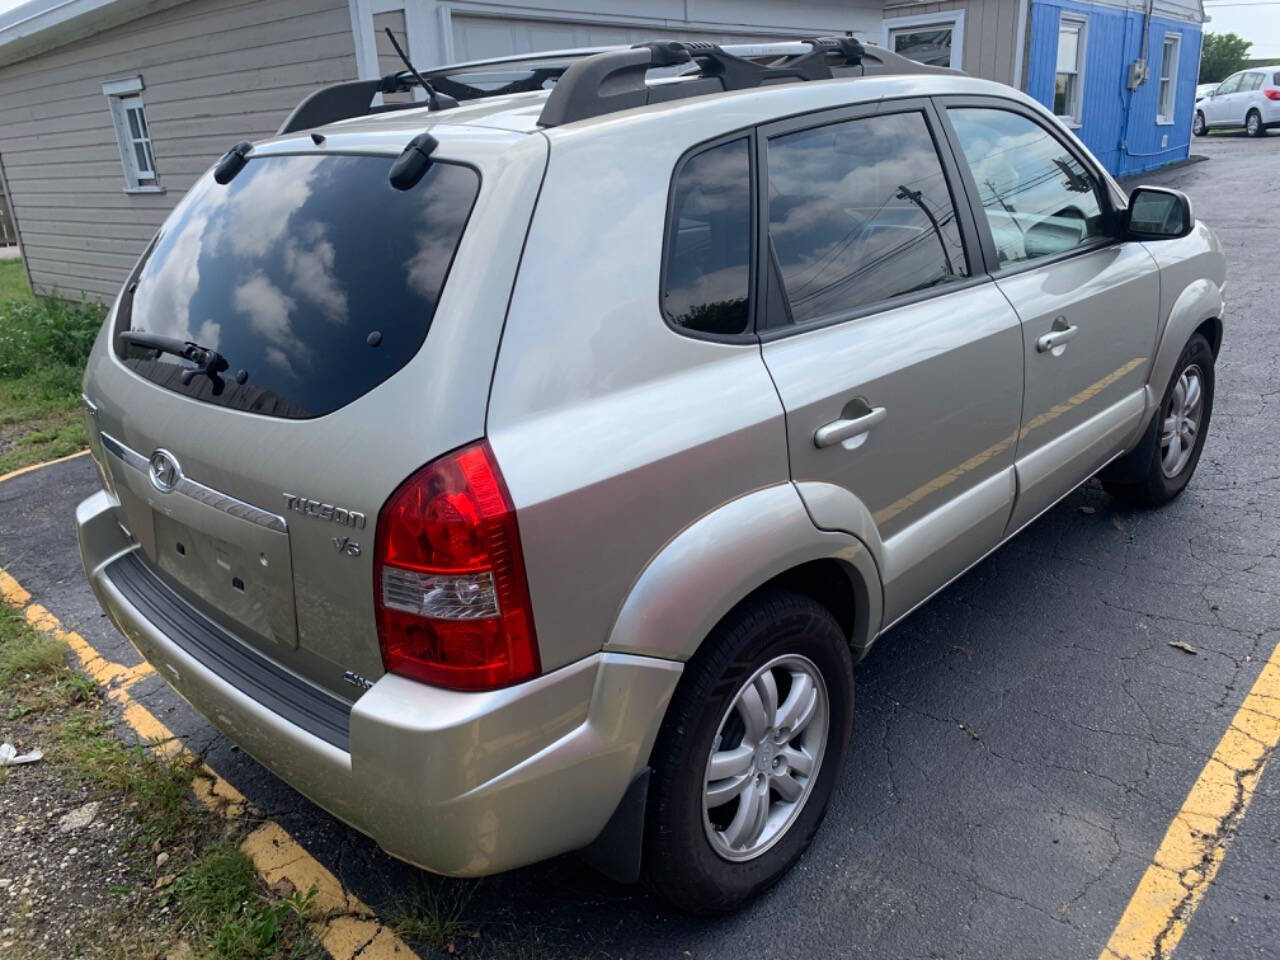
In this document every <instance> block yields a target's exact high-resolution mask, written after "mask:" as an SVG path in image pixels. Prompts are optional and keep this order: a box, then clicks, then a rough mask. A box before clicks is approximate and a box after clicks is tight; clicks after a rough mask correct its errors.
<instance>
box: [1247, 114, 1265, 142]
mask: <svg viewBox="0 0 1280 960" xmlns="http://www.w3.org/2000/svg"><path fill="white" fill-rule="evenodd" d="M1244 132H1245V133H1247V134H1248V135H1249V136H1251V137H1265V136H1266V135H1267V128H1266V127H1264V126H1263V125H1262V114H1260V113H1259V112H1258V111H1257V110H1250V111H1249V112H1248V113H1246V114H1245V116H1244Z"/></svg>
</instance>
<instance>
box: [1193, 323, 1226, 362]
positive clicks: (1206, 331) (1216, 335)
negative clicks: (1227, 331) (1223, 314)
mask: <svg viewBox="0 0 1280 960" xmlns="http://www.w3.org/2000/svg"><path fill="white" fill-rule="evenodd" d="M1196 333H1198V334H1200V335H1201V336H1203V337H1204V338H1205V339H1206V340H1208V341H1209V348H1210V349H1211V350H1212V351H1213V359H1215V360H1217V359H1218V350H1219V349H1220V348H1221V347H1222V321H1221V320H1219V319H1218V318H1217V317H1210V318H1209V319H1208V320H1206V321H1205V322H1204V323H1202V324H1200V326H1198V327H1196Z"/></svg>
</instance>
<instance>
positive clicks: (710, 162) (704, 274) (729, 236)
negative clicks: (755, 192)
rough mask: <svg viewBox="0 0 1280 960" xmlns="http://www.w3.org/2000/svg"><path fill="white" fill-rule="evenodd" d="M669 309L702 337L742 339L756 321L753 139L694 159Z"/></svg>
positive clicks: (678, 197)
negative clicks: (731, 335)
mask: <svg viewBox="0 0 1280 960" xmlns="http://www.w3.org/2000/svg"><path fill="white" fill-rule="evenodd" d="M668 230H669V234H668V236H667V253H666V273H665V280H666V282H665V286H664V289H663V291H662V309H663V311H664V312H665V313H666V315H667V319H668V320H670V321H671V322H672V323H674V324H676V325H678V326H681V327H686V328H688V329H689V330H697V331H700V332H702V333H742V332H743V331H745V330H746V329H747V323H748V322H749V319H750V310H749V304H750V292H749V288H750V284H751V159H750V154H749V147H748V141H747V140H745V139H743V140H734V141H732V142H730V143H724V144H720V145H719V146H716V147H712V148H711V149H709V150H705V151H703V152H702V153H699V154H697V155H696V156H694V157H692V158H691V159H689V160H688V161H687V162H686V163H685V164H684V166H683V167H682V168H681V169H680V173H679V176H678V177H677V179H676V186H675V196H674V199H673V206H672V211H671V224H670V227H669V228H668Z"/></svg>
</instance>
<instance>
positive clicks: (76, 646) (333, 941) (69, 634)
mask: <svg viewBox="0 0 1280 960" xmlns="http://www.w3.org/2000/svg"><path fill="white" fill-rule="evenodd" d="M0 598H3V600H4V602H5V603H7V604H8V605H9V606H11V607H13V608H14V609H16V610H19V611H21V612H22V614H23V616H24V617H25V618H26V620H27V622H28V623H30V624H31V625H32V626H33V627H35V628H36V629H38V630H43V631H44V632H45V633H48V634H50V635H52V636H55V637H57V638H58V639H60V640H63V641H65V642H66V644H67V646H69V647H70V648H71V651H72V652H73V653H74V654H75V655H76V659H77V660H79V661H80V665H81V667H82V669H83V670H84V671H85V673H87V674H88V675H89V676H90V677H91V678H92V679H93V680H94V681H95V682H96V683H98V684H100V685H101V686H103V687H105V688H107V696H109V697H110V698H111V699H112V700H114V701H116V702H117V703H119V704H120V705H121V708H122V711H123V717H124V721H125V723H127V724H128V725H129V727H130V728H131V729H132V730H133V731H134V733H136V734H137V735H138V737H139V738H141V739H142V740H144V741H146V742H147V743H149V744H151V748H152V749H153V750H154V751H155V752H157V753H159V754H161V755H163V756H176V755H178V754H181V753H186V748H185V747H183V746H182V743H181V741H179V740H178V738H177V737H175V736H174V735H173V732H172V731H171V730H170V729H169V728H168V727H167V726H165V725H164V724H163V723H162V722H160V720H158V719H157V718H156V716H155V715H154V714H153V713H152V712H151V711H150V710H148V709H147V708H146V707H144V706H143V705H142V704H140V703H139V702H138V701H137V700H134V699H133V697H132V696H131V695H130V694H129V687H130V686H132V685H133V684H134V683H136V682H137V681H138V680H140V679H142V677H144V676H146V675H148V674H149V673H151V672H152V671H151V669H150V667H149V666H147V665H145V664H142V665H139V666H137V667H126V666H124V665H123V664H120V663H115V662H113V661H111V660H108V659H107V658H106V657H104V656H102V655H101V654H100V653H98V651H97V650H95V649H94V648H93V645H92V644H90V643H89V641H87V640H85V638H84V637H82V636H81V635H80V634H78V633H76V632H75V631H74V630H64V629H63V628H62V624H61V623H59V622H58V618H57V617H55V616H54V615H53V614H52V613H50V612H49V611H48V610H46V609H45V608H44V607H43V606H41V605H40V604H38V603H32V602H31V594H30V593H29V592H28V591H27V590H26V589H24V588H23V586H22V584H20V583H18V581H17V580H15V579H14V578H13V577H12V576H10V575H9V574H8V573H7V572H6V571H4V570H0ZM144 667H145V669H144ZM192 787H193V789H194V791H195V794H196V797H197V798H198V799H199V800H200V802H201V803H203V804H204V805H205V806H206V807H208V808H209V809H211V810H213V811H215V812H217V813H220V814H222V815H223V816H225V817H227V818H229V819H231V818H235V817H238V816H240V815H241V814H242V813H243V811H244V808H245V805H246V800H245V798H244V796H243V795H242V794H241V793H240V791H239V790H237V789H236V788H235V787H233V786H232V785H231V784H229V783H228V782H227V781H226V780H224V779H222V777H220V776H218V774H217V773H216V772H215V771H214V770H213V769H212V768H210V767H208V766H202V768H201V771H200V774H199V775H198V776H197V777H196V778H195V780H194V781H193V782H192ZM240 846H241V849H242V850H244V852H245V853H246V854H247V855H248V856H249V858H250V859H251V860H252V861H253V865H254V867H255V868H256V869H257V871H258V874H259V875H260V876H261V877H262V878H263V879H264V880H265V881H266V882H267V884H272V883H275V882H277V881H279V880H281V879H284V878H288V880H289V881H290V882H291V883H292V884H293V885H294V886H295V887H296V888H297V889H298V890H302V891H306V890H310V889H311V888H312V887H314V888H315V891H316V895H315V901H314V903H315V906H316V908H317V911H318V913H319V916H320V919H318V920H316V921H315V922H314V923H312V930H313V931H314V932H315V934H316V936H317V938H318V939H319V940H320V942H321V943H322V944H323V945H324V948H325V949H326V950H327V951H328V952H329V955H330V956H332V957H333V958H334V960H353V958H355V957H356V955H357V954H358V955H359V957H360V960H387V958H391V957H396V958H400V960H416V958H417V954H415V953H414V952H413V951H412V950H410V949H409V947H408V946H407V945H406V944H405V943H404V942H403V941H401V940H400V938H399V937H397V936H396V935H395V933H394V932H393V931H392V930H391V929H390V928H389V927H386V926H383V925H382V923H381V922H380V921H379V920H378V918H377V917H376V916H375V915H374V913H373V911H372V910H370V909H369V908H368V907H367V906H365V905H364V903H362V902H361V901H360V899H359V898H358V897H356V896H354V895H353V894H351V893H348V892H347V890H346V889H345V888H344V887H343V886H342V883H341V882H340V881H339V880H338V878H337V877H335V876H334V875H333V874H332V873H331V872H330V871H329V870H327V869H326V868H325V867H324V866H323V865H322V864H321V863H320V862H319V861H318V860H316V858H315V857H313V856H311V854H309V853H307V851H306V850H305V849H304V848H303V847H302V845H301V844H299V843H298V842H297V841H296V840H294V839H293V837H291V836H290V835H289V834H288V832H287V831H286V830H284V828H283V827H281V826H280V825H279V824H277V823H274V822H271V821H268V822H266V823H264V824H263V825H262V826H260V827H258V828H257V829H255V830H254V831H253V832H252V833H250V834H249V835H248V836H247V837H245V839H244V841H243V842H242V843H241V845H240Z"/></svg>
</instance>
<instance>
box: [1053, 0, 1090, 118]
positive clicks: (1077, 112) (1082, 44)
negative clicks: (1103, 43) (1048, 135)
mask: <svg viewBox="0 0 1280 960" xmlns="http://www.w3.org/2000/svg"><path fill="white" fill-rule="evenodd" d="M1064 28H1067V29H1073V30H1075V32H1076V69H1075V78H1076V83H1075V88H1074V90H1073V92H1072V98H1071V99H1072V101H1073V102H1072V103H1070V104H1068V105H1067V106H1068V107H1069V110H1068V112H1067V113H1060V114H1058V119H1059V120H1061V121H1062V122H1063V123H1065V124H1066V125H1067V126H1068V127H1071V128H1072V129H1073V130H1078V129H1079V128H1080V127H1082V126H1084V71H1085V65H1086V64H1087V63H1088V62H1089V19H1088V18H1087V17H1082V16H1073V15H1070V14H1066V13H1063V14H1060V15H1059V17H1058V43H1059V44H1061V43H1062V31H1063V29H1064ZM1060 72H1062V71H1060V70H1058V48H1057V47H1056V46H1055V47H1054V51H1053V85H1054V96H1055V97H1056V96H1057V87H1058V74H1059V73H1060Z"/></svg>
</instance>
